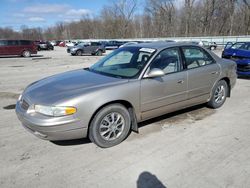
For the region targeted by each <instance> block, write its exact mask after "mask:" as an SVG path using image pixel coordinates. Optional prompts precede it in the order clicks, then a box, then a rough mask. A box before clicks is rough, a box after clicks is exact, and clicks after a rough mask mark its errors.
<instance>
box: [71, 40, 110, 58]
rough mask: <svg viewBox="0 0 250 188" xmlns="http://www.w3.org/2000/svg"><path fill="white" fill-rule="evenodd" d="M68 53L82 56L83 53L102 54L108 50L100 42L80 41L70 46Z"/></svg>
mask: <svg viewBox="0 0 250 188" xmlns="http://www.w3.org/2000/svg"><path fill="white" fill-rule="evenodd" d="M67 52H68V53H71V55H77V56H81V55H83V54H91V55H102V54H103V53H105V52H106V49H105V47H104V45H102V44H101V43H100V42H89V43H79V44H78V45H76V46H73V47H68V49H67Z"/></svg>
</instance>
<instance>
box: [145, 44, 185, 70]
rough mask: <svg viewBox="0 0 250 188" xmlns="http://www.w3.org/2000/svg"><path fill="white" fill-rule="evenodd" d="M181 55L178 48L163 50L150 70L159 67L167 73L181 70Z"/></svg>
mask: <svg viewBox="0 0 250 188" xmlns="http://www.w3.org/2000/svg"><path fill="white" fill-rule="evenodd" d="M180 65H181V63H180V55H179V50H178V49H177V48H170V49H165V50H163V51H161V52H160V53H159V54H158V55H157V56H156V57H155V59H154V60H153V62H152V64H151V65H150V70H152V69H154V68H158V69H161V70H163V72H164V73H165V74H169V73H174V72H178V71H180Z"/></svg>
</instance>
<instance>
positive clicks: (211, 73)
mask: <svg viewBox="0 0 250 188" xmlns="http://www.w3.org/2000/svg"><path fill="white" fill-rule="evenodd" d="M182 51H183V54H184V58H185V64H186V69H187V74H188V75H187V76H188V99H194V101H196V99H197V101H196V102H200V101H203V100H204V102H205V101H206V100H207V99H208V97H209V95H210V92H211V90H212V87H213V85H214V83H215V82H216V81H217V79H218V78H219V74H220V66H219V65H218V64H217V63H216V61H215V60H214V59H213V58H212V57H211V55H210V54H209V53H208V52H206V51H205V50H204V49H202V48H200V47H195V46H190V47H189V46H187V47H182ZM195 98H196V99H195Z"/></svg>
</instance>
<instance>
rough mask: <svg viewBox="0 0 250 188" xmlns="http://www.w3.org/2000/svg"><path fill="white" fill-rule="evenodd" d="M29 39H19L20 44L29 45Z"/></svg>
mask: <svg viewBox="0 0 250 188" xmlns="http://www.w3.org/2000/svg"><path fill="white" fill-rule="evenodd" d="M30 44H31V41H29V40H20V45H30Z"/></svg>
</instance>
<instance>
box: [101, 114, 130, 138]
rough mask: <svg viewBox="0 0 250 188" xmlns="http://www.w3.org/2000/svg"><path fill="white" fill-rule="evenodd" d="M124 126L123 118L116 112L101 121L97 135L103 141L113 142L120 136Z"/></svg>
mask: <svg viewBox="0 0 250 188" xmlns="http://www.w3.org/2000/svg"><path fill="white" fill-rule="evenodd" d="M124 126H125V120H124V118H123V116H122V115H121V114H120V113H118V112H112V113H109V114H107V115H106V116H105V117H104V118H103V119H102V120H101V123H100V128H99V134H100V135H101V137H102V138H103V139H105V140H108V141H110V140H115V139H117V138H118V137H120V136H121V134H122V132H123V130H124Z"/></svg>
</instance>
